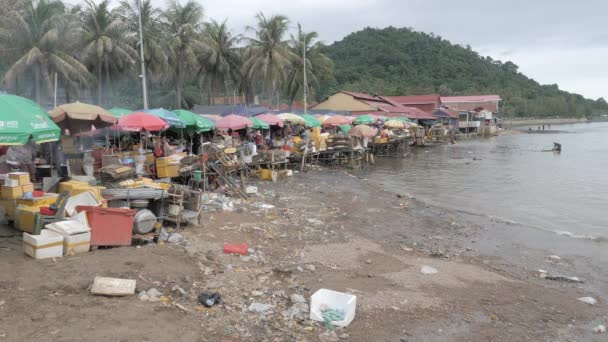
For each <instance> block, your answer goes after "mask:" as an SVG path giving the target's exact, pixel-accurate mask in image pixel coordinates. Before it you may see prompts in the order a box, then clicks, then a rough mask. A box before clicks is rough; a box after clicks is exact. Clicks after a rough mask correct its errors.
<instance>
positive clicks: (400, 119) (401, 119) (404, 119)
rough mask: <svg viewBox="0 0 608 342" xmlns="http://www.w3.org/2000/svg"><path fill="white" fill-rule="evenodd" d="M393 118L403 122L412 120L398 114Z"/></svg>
mask: <svg viewBox="0 0 608 342" xmlns="http://www.w3.org/2000/svg"><path fill="white" fill-rule="evenodd" d="M391 120H397V121H401V122H412V120H410V119H408V118H406V117H405V116H398V117H396V118H391Z"/></svg>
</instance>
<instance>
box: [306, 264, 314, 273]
mask: <svg viewBox="0 0 608 342" xmlns="http://www.w3.org/2000/svg"><path fill="white" fill-rule="evenodd" d="M304 268H305V269H306V270H307V271H310V272H315V271H316V270H317V268H316V267H315V265H313V264H308V265H306V266H304Z"/></svg>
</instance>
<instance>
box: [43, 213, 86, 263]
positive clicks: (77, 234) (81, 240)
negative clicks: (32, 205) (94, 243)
mask: <svg viewBox="0 0 608 342" xmlns="http://www.w3.org/2000/svg"><path fill="white" fill-rule="evenodd" d="M46 228H47V229H49V230H52V231H54V232H57V233H59V234H61V235H62V236H63V255H74V254H78V253H86V252H88V251H89V249H91V229H90V228H89V227H88V226H86V225H84V224H82V223H81V222H78V221H75V220H68V221H60V222H54V223H50V224H47V225H46Z"/></svg>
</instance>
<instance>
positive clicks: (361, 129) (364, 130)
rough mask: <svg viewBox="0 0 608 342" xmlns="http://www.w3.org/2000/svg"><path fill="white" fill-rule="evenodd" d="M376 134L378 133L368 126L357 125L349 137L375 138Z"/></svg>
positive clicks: (349, 133)
mask: <svg viewBox="0 0 608 342" xmlns="http://www.w3.org/2000/svg"><path fill="white" fill-rule="evenodd" d="M376 134H378V131H377V130H376V129H375V128H372V127H370V126H368V125H357V126H355V127H353V128H352V129H351V130H350V131H349V132H348V135H350V136H353V137H360V138H373V137H375V136H376Z"/></svg>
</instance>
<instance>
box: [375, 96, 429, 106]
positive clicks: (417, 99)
mask: <svg viewBox="0 0 608 342" xmlns="http://www.w3.org/2000/svg"><path fill="white" fill-rule="evenodd" d="M384 98H385V99H388V100H391V101H394V102H397V103H399V104H402V105H408V104H409V105H412V104H430V103H439V100H440V96H439V94H429V95H408V96H384Z"/></svg>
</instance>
